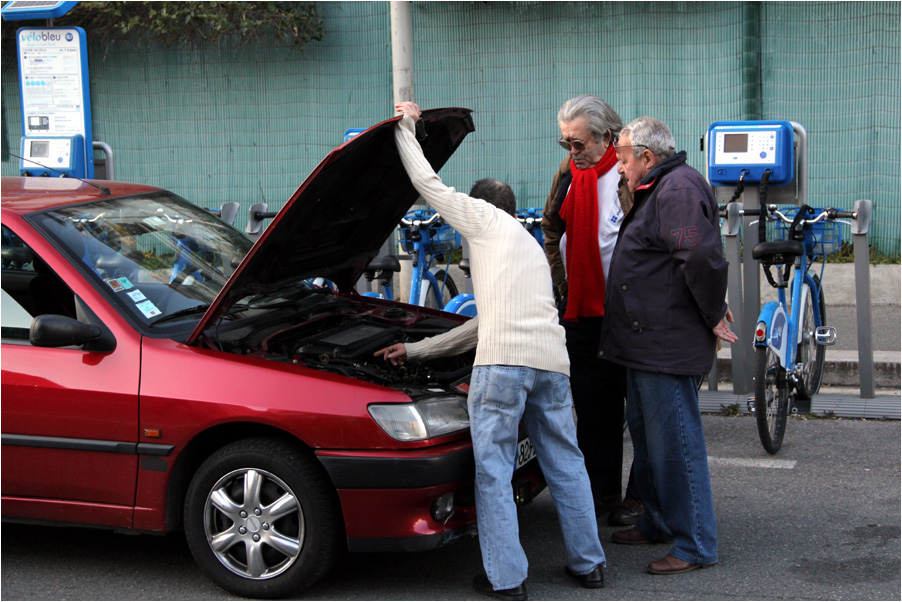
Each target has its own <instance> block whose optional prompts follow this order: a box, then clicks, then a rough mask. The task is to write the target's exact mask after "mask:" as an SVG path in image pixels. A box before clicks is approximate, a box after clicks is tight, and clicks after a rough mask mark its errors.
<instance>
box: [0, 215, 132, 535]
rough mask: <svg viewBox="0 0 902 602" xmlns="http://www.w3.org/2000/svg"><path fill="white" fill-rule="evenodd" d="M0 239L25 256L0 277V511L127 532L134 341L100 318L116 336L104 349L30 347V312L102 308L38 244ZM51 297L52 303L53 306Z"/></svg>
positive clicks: (7, 236) (80, 315)
mask: <svg viewBox="0 0 902 602" xmlns="http://www.w3.org/2000/svg"><path fill="white" fill-rule="evenodd" d="M3 235H4V236H3V242H4V245H5V246H6V245H7V244H8V243H10V242H12V244H21V245H22V247H23V248H24V249H26V250H25V251H19V252H17V253H16V254H15V255H17V256H18V257H19V259H20V261H18V262H6V261H4V263H3V270H2V282H3V306H2V311H0V321H2V357H3V362H2V397H3V404H2V419H3V421H2V430H3V435H2V442H3V471H2V494H3V514H4V516H10V515H13V516H21V517H27V518H39V519H53V520H65V521H71V522H85V523H103V524H111V525H121V526H129V525H130V524H131V517H132V506H133V505H134V500H135V483H136V472H137V464H138V456H137V439H138V436H137V429H138V384H139V382H138V380H139V362H140V353H139V350H140V347H139V345H140V337H139V336H138V334H137V333H135V332H134V331H128V330H126V329H124V328H122V327H121V325H118V326H117V324H115V323H114V324H108V323H107V322H106V321H104V324H105V325H106V326H107V327H110V328H111V330H112V331H113V334H114V336H115V338H116V348H115V350H113V351H112V352H107V353H100V352H91V351H85V350H84V349H81V348H78V347H72V346H70V347H61V348H42V347H35V346H32V345H31V344H30V343H29V337H28V327H29V326H30V322H31V318H33V317H34V316H35V315H38V313H44V312H48V313H59V314H65V313H67V312H68V311H71V310H74V311H75V313H76V314H77V317H78V319H79V320H80V321H85V320H86V319H87V318H86V317H85V316H86V315H87V314H88V312H90V313H91V314H93V315H94V319H102V318H100V317H98V316H103V315H104V313H103V312H102V311H94V309H92V308H91V307H90V305H88V303H86V302H84V301H83V299H85V298H87V299H90V300H91V302H92V303H94V305H95V308H96V309H98V310H99V309H101V308H99V307H97V305H98V304H103V301H102V300H100V298H99V297H98V296H97V295H96V294H92V291H91V290H89V288H90V287H89V286H88V285H87V283H84V282H83V281H81V280H80V276H79V275H78V272H77V271H75V270H73V269H71V267H67V264H63V263H61V262H62V261H63V260H62V259H60V256H59V255H58V254H56V253H55V252H53V251H51V250H49V248H41V246H40V243H41V241H40V240H36V243H38V244H33V245H31V246H29V245H27V244H25V242H24V241H22V240H21V239H19V238H18V237H17V236H15V234H13V233H12V232H11V231H10V230H9V229H8V228H7V227H6V226H4V227H3ZM33 240H35V239H33ZM6 250H7V249H5V248H4V251H6ZM7 255H10V254H9V253H4V256H7ZM42 255H43V257H42ZM23 258H24V259H28V261H27V262H23V261H21V260H22V259H23ZM73 291H76V292H81V293H82V295H79V296H78V297H76V296H75V294H74V292H73ZM38 299H40V301H38ZM49 300H51V301H53V302H54V303H56V302H57V301H58V303H57V305H58V309H56V310H54V309H53V308H52V305H53V303H50V304H48V301H49ZM48 305H49V306H48ZM37 308H40V309H37ZM69 308H72V309H69ZM102 309H103V310H105V311H106V312H110V311H112V310H110V309H109V307H104V308H102ZM106 316H107V317H109V313H107V314H106ZM116 328H118V330H116Z"/></svg>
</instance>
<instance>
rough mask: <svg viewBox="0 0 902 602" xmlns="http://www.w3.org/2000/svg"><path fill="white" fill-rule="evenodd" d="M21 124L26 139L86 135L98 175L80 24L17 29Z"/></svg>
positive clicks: (88, 156) (88, 165)
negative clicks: (77, 25)
mask: <svg viewBox="0 0 902 602" xmlns="http://www.w3.org/2000/svg"><path fill="white" fill-rule="evenodd" d="M16 40H17V47H18V53H19V89H20V90H21V94H22V128H23V134H24V136H25V137H26V138H29V137H40V138H46V137H49V136H53V137H69V136H81V137H82V138H81V139H82V140H83V144H84V149H82V150H83V156H84V157H85V169H86V173H85V174H84V175H83V176H82V177H87V178H93V177H94V152H93V148H92V147H93V140H94V137H93V133H92V131H91V99H90V88H89V85H88V51H87V44H86V41H85V40H86V38H85V32H84V30H83V29H82V28H80V27H43V28H38V27H23V28H21V29H19V31H18V33H17V38H16Z"/></svg>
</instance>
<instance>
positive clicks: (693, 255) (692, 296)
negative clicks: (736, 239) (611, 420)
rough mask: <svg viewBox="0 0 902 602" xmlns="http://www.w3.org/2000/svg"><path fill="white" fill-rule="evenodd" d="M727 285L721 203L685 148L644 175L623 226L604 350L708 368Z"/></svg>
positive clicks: (622, 357) (647, 365)
mask: <svg viewBox="0 0 902 602" xmlns="http://www.w3.org/2000/svg"><path fill="white" fill-rule="evenodd" d="M726 291H727V261H726V259H724V257H723V248H722V244H721V239H720V229H719V222H718V213H717V203H716V201H715V200H714V194H713V193H712V190H711V186H710V185H709V184H708V183H707V182H706V181H705V179H704V177H703V176H702V175H701V174H700V173H699V172H698V171H696V170H695V169H693V168H692V167H690V166H689V165H687V164H686V153H685V151H683V152H680V153H677V154H676V155H674V156H672V157H670V158H669V159H667V160H666V161H664V162H663V163H662V164H661V165H659V166H658V167H657V168H655V169H654V170H653V171H652V172H651V173H649V174H648V176H646V178H645V179H644V180H643V181H642V183H641V185H640V186H639V187H638V188H637V189H636V192H635V197H634V205H633V208H632V210H631V211H630V212H629V213H628V214H627V215H626V217H625V218H624V220H623V224H622V225H621V227H620V235H619V237H618V239H617V247H616V248H615V249H614V256H613V258H612V260H611V273H610V274H609V276H608V286H607V288H606V291H605V314H604V325H603V327H602V335H601V348H600V349H599V353H598V355H599V357H601V358H603V359H607V360H610V361H612V362H616V363H618V364H622V365H625V366H629V367H632V368H636V369H639V370H645V371H647V372H662V373H666V374H680V375H693V376H694V375H701V374H705V373H706V372H708V371H709V370H710V369H711V366H712V364H713V362H714V353H715V336H714V333H713V332H712V330H711V329H712V328H714V327H715V326H716V325H717V323H718V322H720V320H721V319H722V318H723V316H724V314H725V313H726V311H727V304H726V302H725V297H726Z"/></svg>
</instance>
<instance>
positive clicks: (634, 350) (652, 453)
mask: <svg viewBox="0 0 902 602" xmlns="http://www.w3.org/2000/svg"><path fill="white" fill-rule="evenodd" d="M614 149H615V151H616V153H617V158H618V160H619V163H618V171H619V172H620V173H621V174H622V175H623V176H624V177H625V178H626V181H627V186H628V187H629V190H630V192H632V193H633V207H632V209H631V210H630V212H629V214H627V216H626V217H625V218H624V220H623V224H622V225H621V226H620V235H619V238H618V242H617V247H616V248H615V249H614V254H613V257H612V258H611V272H610V276H609V279H608V284H609V285H610V286H609V288H608V294H607V296H606V299H605V322H604V327H603V330H602V342H601V350H600V355H601V356H602V357H604V358H606V359H608V360H611V361H613V362H616V363H618V364H621V365H623V366H625V367H626V376H627V398H628V402H627V407H626V413H627V422H628V423H629V429H630V435H631V436H632V440H633V470H634V473H635V484H636V488H637V489H638V491H639V495H640V497H641V498H642V502H643V503H644V505H645V512H644V513H643V514H642V515H641V516H639V520H638V522H637V523H636V525H635V526H634V527H633V528H631V529H627V530H624V531H617V532H615V533H614V535H613V538H612V539H613V541H614V543H619V544H627V545H639V544H654V543H664V542H671V541H672V542H673V544H672V547H671V548H670V552H669V553H668V554H667V555H666V556H665V557H663V558H661V559H659V560H656V561H654V562H652V563H650V564H649V565H648V572H650V573H652V574H655V575H672V574H677V573H685V572H687V571H692V570H695V569H698V568H703V567H706V566H710V565H713V564H715V563H717V561H718V556H717V530H716V525H715V520H714V502H713V498H712V495H711V479H710V476H709V474H708V455H707V451H706V447H705V435H704V432H703V430H702V421H701V416H700V415H699V409H698V389H697V387H696V382H697V381H696V379H697V378H698V376H699V375H701V374H704V373H705V372H707V371H708V370H709V369H710V368H711V364H712V363H713V361H714V353H715V351H714V349H715V342H716V338H717V337H719V338H721V339H723V340H725V341H727V342H730V343H732V342H735V341H736V340H737V337H736V335H735V334H734V333H733V332H731V331H730V327H729V325H728V324H727V323H728V322H732V321H733V315H732V313H731V312H730V310H729V308H727V304H726V302H725V301H724V298H725V296H726V290H727V262H726V260H725V259H724V257H723V249H722V247H721V241H720V228H719V226H718V210H717V203H716V201H715V200H714V195H713V192H712V190H711V186H710V185H709V184H708V183H707V182H706V181H705V178H704V176H702V175H701V174H700V173H699V172H698V171H696V170H695V169H693V168H692V167H690V166H689V165H687V164H686V152H685V151H682V152H679V153H676V152H675V150H676V145H675V143H674V139H673V135H671V133H670V130H669V129H668V128H667V126H666V125H664V124H663V123H662V122H660V121H658V120H657V119H652V118H650V117H640V118H639V119H636V120H634V121H632V122H631V123H629V124H628V125H627V126H626V127H625V128H623V130H622V131H621V132H620V137H619V139H618V140H617V141H616V142H615V143H614Z"/></svg>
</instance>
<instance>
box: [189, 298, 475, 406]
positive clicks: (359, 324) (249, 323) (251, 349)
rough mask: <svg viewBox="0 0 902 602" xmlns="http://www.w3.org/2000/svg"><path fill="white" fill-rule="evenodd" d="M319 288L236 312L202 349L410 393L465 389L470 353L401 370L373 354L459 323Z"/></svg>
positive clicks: (414, 309)
mask: <svg viewBox="0 0 902 602" xmlns="http://www.w3.org/2000/svg"><path fill="white" fill-rule="evenodd" d="M321 291H322V289H320V290H318V291H316V292H315V293H312V294H308V295H305V296H304V297H302V298H301V299H298V300H295V301H290V302H288V301H278V302H270V303H268V304H267V305H265V306H263V307H261V308H258V309H256V310H254V311H247V312H242V313H241V314H238V315H236V316H234V318H233V319H231V320H229V323H228V324H220V325H219V326H218V327H214V328H211V329H210V330H209V331H208V332H207V337H206V338H207V341H208V342H207V344H208V345H209V346H211V347H215V348H217V349H220V350H222V351H228V352H232V353H238V354H241V355H249V356H253V357H260V358H263V359H267V360H272V361H280V362H287V363H292V364H301V365H304V366H307V367H309V368H313V369H316V370H323V371H325V372H331V373H334V374H341V375H344V376H348V377H351V378H357V379H361V380H365V381H368V382H372V383H376V384H379V385H383V386H390V387H393V388H397V389H401V390H404V391H405V392H407V393H408V394H410V395H413V396H416V395H417V394H418V391H419V390H420V389H422V388H424V387H436V386H438V387H441V388H445V389H452V390H454V391H456V392H458V393H465V392H466V383H467V382H469V377H470V372H471V370H472V368H473V356H474V353H473V352H468V353H464V354H461V355H458V356H453V357H446V358H440V359H436V360H431V361H427V362H422V363H417V362H406V363H405V364H403V365H400V366H395V365H393V364H391V362H387V361H384V360H382V359H381V358H377V357H375V356H374V355H373V354H374V353H375V352H376V351H378V350H379V349H382V348H384V347H388V346H389V345H392V344H394V343H404V342H411V341H419V340H421V339H424V338H427V337H430V336H433V335H436V334H440V333H443V332H446V331H448V330H451V329H452V328H454V327H455V326H457V325H458V324H460V322H459V321H457V320H455V319H448V318H443V317H438V316H436V315H431V314H427V313H425V312H421V311H419V310H420V308H418V307H411V306H402V305H399V304H393V303H388V302H385V301H376V300H373V299H371V298H368V297H358V296H353V297H352V296H346V295H342V294H338V293H331V292H325V293H324V292H321ZM245 314H246V315H245ZM211 335H215V338H214V336H211Z"/></svg>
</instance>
